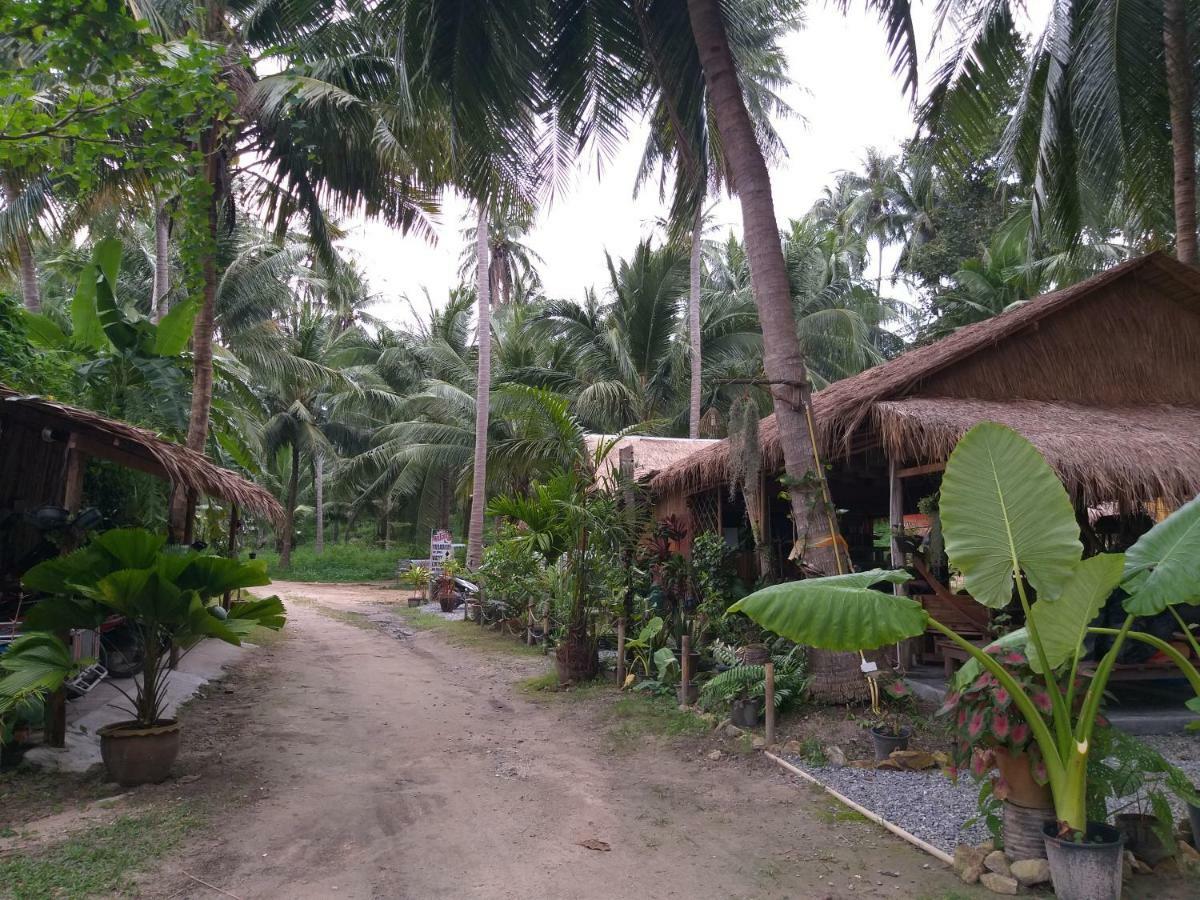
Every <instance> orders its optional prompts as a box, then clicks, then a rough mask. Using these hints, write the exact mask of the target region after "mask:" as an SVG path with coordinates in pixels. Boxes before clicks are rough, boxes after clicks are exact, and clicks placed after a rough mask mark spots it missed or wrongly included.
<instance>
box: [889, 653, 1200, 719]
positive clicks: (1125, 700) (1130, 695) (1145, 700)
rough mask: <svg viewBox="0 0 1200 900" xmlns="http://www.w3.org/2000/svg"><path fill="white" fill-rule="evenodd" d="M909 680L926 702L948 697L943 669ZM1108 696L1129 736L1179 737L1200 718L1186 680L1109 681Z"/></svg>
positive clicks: (1112, 714) (1112, 715) (1109, 710)
mask: <svg viewBox="0 0 1200 900" xmlns="http://www.w3.org/2000/svg"><path fill="white" fill-rule="evenodd" d="M905 681H906V682H907V684H908V686H909V687H910V688H911V689H912V692H913V693H914V694H915V695H916V696H917V697H919V698H921V699H922V700H929V701H932V702H935V703H939V704H940V703H941V702H942V698H943V697H944V696H945V694H946V677H945V675H944V674H943V671H942V669H941V667H940V666H922V667H919V668H916V669H914V670H913V671H911V672H910V673H909V674H908V675H907V676H906V677H905ZM1108 693H1109V695H1110V698H1109V701H1108V703H1107V705H1106V708H1105V711H1104V712H1105V715H1106V716H1108V720H1109V721H1110V722H1112V723H1113V725H1116V726H1117V727H1118V728H1120V729H1121V730H1122V731H1126V732H1128V733H1129V734H1139V735H1146V734H1178V733H1181V732H1183V730H1184V729H1185V728H1187V726H1188V723H1190V722H1192V721H1195V720H1196V719H1197V718H1200V717H1197V716H1196V714H1195V713H1192V712H1190V711H1189V710H1187V709H1186V708H1185V707H1184V705H1183V704H1184V703H1185V702H1187V700H1188V699H1189V698H1191V697H1192V696H1193V694H1192V690H1191V687H1190V686H1189V685H1188V683H1187V681H1186V680H1184V679H1182V678H1162V679H1159V680H1157V681H1127V682H1119V681H1118V682H1116V683H1113V682H1109V685H1108Z"/></svg>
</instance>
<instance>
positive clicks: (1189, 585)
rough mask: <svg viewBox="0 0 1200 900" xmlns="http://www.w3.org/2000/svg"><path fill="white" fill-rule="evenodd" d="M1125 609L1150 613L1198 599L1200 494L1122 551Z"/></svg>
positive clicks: (1139, 614)
mask: <svg viewBox="0 0 1200 900" xmlns="http://www.w3.org/2000/svg"><path fill="white" fill-rule="evenodd" d="M1122 586H1123V587H1124V588H1125V590H1126V591H1128V592H1129V597H1128V599H1126V601H1125V610H1126V612H1130V613H1133V614H1134V615H1138V616H1153V615H1157V614H1158V613H1160V612H1162V611H1163V610H1164V609H1166V608H1167V607H1168V606H1170V605H1172V604H1174V603H1196V602H1198V601H1200V497H1194V498H1193V499H1191V500H1189V501H1188V502H1187V503H1185V504H1184V505H1183V506H1181V507H1179V509H1177V510H1175V512H1173V513H1171V515H1169V516H1167V517H1166V518H1165V519H1163V520H1162V521H1161V522H1159V523H1158V524H1157V525H1155V526H1154V527H1153V528H1151V529H1150V530H1149V531H1147V532H1146V533H1145V534H1143V535H1142V536H1141V537H1140V538H1138V540H1137V543H1135V544H1134V545H1133V546H1132V547H1130V548H1129V550H1127V551H1126V553H1125V582H1124V584H1123V585H1122Z"/></svg>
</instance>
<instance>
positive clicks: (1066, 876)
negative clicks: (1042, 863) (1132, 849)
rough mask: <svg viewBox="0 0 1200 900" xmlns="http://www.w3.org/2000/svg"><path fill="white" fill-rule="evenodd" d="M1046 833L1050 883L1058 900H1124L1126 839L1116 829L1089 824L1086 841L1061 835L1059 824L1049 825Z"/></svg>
mask: <svg viewBox="0 0 1200 900" xmlns="http://www.w3.org/2000/svg"><path fill="white" fill-rule="evenodd" d="M1042 834H1043V835H1044V837H1045V841H1046V858H1047V859H1048V860H1049V861H1050V880H1051V881H1052V882H1053V883H1054V894H1055V897H1057V898H1058V900H1120V898H1121V855H1122V852H1123V850H1124V843H1125V842H1124V840H1123V838H1122V836H1121V832H1119V831H1118V830H1117V829H1116V828H1114V827H1113V826H1111V825H1105V824H1104V823H1103V822H1088V824H1087V831H1086V832H1085V833H1084V839H1083V840H1082V841H1079V842H1076V841H1069V840H1064V839H1063V838H1060V837H1059V836H1058V823H1057V822H1047V823H1046V826H1045V828H1043V829H1042Z"/></svg>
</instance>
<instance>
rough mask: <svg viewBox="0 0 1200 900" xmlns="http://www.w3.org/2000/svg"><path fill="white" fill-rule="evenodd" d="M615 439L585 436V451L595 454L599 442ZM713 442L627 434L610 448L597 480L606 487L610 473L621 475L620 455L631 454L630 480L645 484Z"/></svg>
mask: <svg viewBox="0 0 1200 900" xmlns="http://www.w3.org/2000/svg"><path fill="white" fill-rule="evenodd" d="M614 437H615V435H611V434H588V435H585V436H584V442H585V443H586V444H587V448H588V451H589V452H590V453H593V454H594V453H595V452H596V448H597V447H599V446H600V442H601V441H604V442H606V443H607V442H612V440H613V438H614ZM716 443H717V441H716V440H715V439H708V438H675V437H650V436H648V435H642V434H629V435H626V436H625V437H623V438H620V439H619V440H617V441H616V443H614V444H613V446H612V447H611V448H609V450H608V452H607V453H606V454H605V455H604V458H603V459H602V460H600V465H599V466H598V467H597V471H596V480H597V481H599V482H601V483H602V484H609V483H611V482H612V481H613V480H614V479H613V473H614V472H618V471H620V460H621V457H622V455H628V454H631V455H632V457H633V477H634V479H635V480H636V481H645V480H647V479H649V478H651V477H653V476H654V475H656V474H657V473H659V472H661V471H662V470H663V469H666V468H668V467H670V466H672V465H674V464H675V463H677V462H679V461H680V460H682V459H685V458H687V457H688V456H690V455H691V454H693V453H695V452H696V451H697V450H703V449H704V448H705V447H710V446H712V445H713V444H716Z"/></svg>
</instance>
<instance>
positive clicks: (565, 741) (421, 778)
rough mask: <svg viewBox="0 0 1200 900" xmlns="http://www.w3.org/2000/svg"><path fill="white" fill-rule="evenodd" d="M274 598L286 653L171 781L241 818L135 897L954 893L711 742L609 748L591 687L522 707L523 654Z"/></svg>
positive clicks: (335, 597)
mask: <svg viewBox="0 0 1200 900" xmlns="http://www.w3.org/2000/svg"><path fill="white" fill-rule="evenodd" d="M276 589H277V590H279V592H280V593H281V594H283V595H284V596H285V597H289V598H293V599H296V600H300V599H301V598H308V601H309V602H308V603H304V602H296V603H292V604H290V615H289V622H288V625H287V629H286V632H287V637H286V638H285V639H283V640H281V641H279V642H277V643H275V644H273V645H272V646H270V647H267V648H264V649H262V650H260V651H259V652H257V653H256V654H254V655H253V657H252V659H251V661H250V662H248V663H247V664H245V665H244V666H242V668H241V669H240V670H239V671H237V672H235V673H234V675H233V676H232V678H231V680H230V682H229V683H228V687H227V689H226V691H227V692H226V691H219V692H216V693H215V694H214V695H213V696H211V697H210V698H208V699H207V700H204V701H201V702H200V703H198V704H196V705H195V706H194V707H193V709H192V710H190V711H189V713H188V719H187V720H185V725H186V727H187V729H188V745H189V747H190V749H189V750H188V751H187V753H189V754H191V755H190V756H185V757H184V759H183V760H181V764H182V765H183V767H184V768H185V769H187V770H189V771H193V772H195V773H196V774H197V775H198V776H199V778H200V779H202V780H203V781H214V780H219V779H223V778H224V779H227V780H228V781H229V782H231V783H234V784H236V785H237V786H238V787H237V790H238V791H239V792H240V796H239V798H238V799H239V801H240V802H235V803H232V804H230V806H229V808H228V810H226V811H224V812H223V813H222V815H220V816H218V817H217V818H216V819H215V820H214V822H213V828H212V830H211V833H208V834H205V835H204V836H203V837H201V838H199V839H193V840H192V841H191V843H190V845H189V847H188V849H187V851H186V852H185V853H184V854H183V855H182V857H181V858H179V859H178V860H176V861H175V862H174V863H173V864H172V865H171V868H170V869H169V870H168V871H166V872H159V873H157V874H156V875H155V876H154V877H153V878H151V879H149V880H148V881H146V882H143V883H144V884H146V885H147V887H148V889H149V888H150V886H152V887H153V890H148V892H149V893H150V894H152V895H155V894H158V895H161V896H164V897H166V896H174V897H181V896H186V897H213V898H216V897H219V896H221V895H220V894H219V893H217V892H216V891H210V890H209V889H208V888H205V887H202V886H201V885H200V881H204V882H208V883H209V884H211V885H214V886H216V887H218V888H220V889H222V890H224V891H228V892H229V894H231V895H235V896H237V897H239V898H243V900H250V898H274V897H287V898H293V900H298V898H329V897H344V898H377V897H378V898H383V897H387V898H393V897H404V898H437V897H455V898H458V897H486V898H509V897H512V898H536V897H545V898H580V900H592V898H595V900H619V898H663V897H687V898H696V897H722V898H724V897H744V898H751V897H754V898H759V897H884V896H886V897H943V896H947V895H948V894H950V893H951V892H957V894H956V895H957V896H963V895H964V893H965V892H964V891H963V885H962V884H961V883H960V882H959V881H958V880H957V879H956V878H955V877H954V876H953V874H952V873H950V872H949V871H947V870H946V869H944V868H943V867H941V866H939V865H938V864H937V863H935V862H933V861H931V860H930V859H929V858H928V857H926V856H924V855H923V854H921V853H919V852H917V851H916V850H913V849H911V848H909V847H908V846H907V845H906V844H903V843H902V842H900V841H898V840H896V839H894V838H892V837H891V836H890V835H888V834H887V833H886V832H884V831H882V830H880V829H877V828H875V827H874V826H871V825H869V824H867V823H865V822H863V821H861V820H857V821H856V820H855V819H854V817H853V816H849V815H847V814H846V813H845V811H844V810H843V809H842V808H841V807H838V806H836V805H835V804H832V803H831V802H830V801H829V800H827V799H826V798H824V796H823V795H821V794H820V793H819V792H817V791H815V790H813V789H804V788H800V787H797V786H796V785H795V784H794V783H793V782H792V781H790V780H789V779H787V778H786V777H784V776H783V775H782V774H781V773H779V772H778V771H777V770H776V769H775V768H774V767H773V766H771V765H769V764H768V763H766V762H765V761H763V760H761V759H760V758H758V756H757V754H754V755H738V754H736V753H733V752H731V748H730V744H729V742H728V741H726V740H725V739H723V738H717V737H714V736H712V735H711V734H707V733H706V734H705V735H704V736H702V737H700V738H696V737H692V738H686V739H681V740H679V741H672V740H670V739H666V738H661V737H656V736H652V735H639V734H638V733H637V732H632V733H629V732H626V733H624V735H623V737H624V739H623V740H622V741H619V742H614V740H613V737H612V733H611V728H612V726H613V719H612V718H611V707H612V699H613V698H612V697H611V696H610V695H609V693H608V692H606V691H593V692H590V695H588V696H586V697H583V696H581V697H580V698H579V699H576V700H572V699H571V698H570V697H563V696H561V695H551V696H549V697H548V698H547V699H545V700H535V699H529V698H527V697H525V696H524V695H522V694H521V693H520V692H519V691H517V690H516V688H515V686H514V683H515V682H517V681H519V680H520V679H522V678H526V677H528V676H530V675H536V674H539V673H541V672H544V671H546V668H547V663H546V661H545V660H544V659H542V658H540V657H530V656H520V655H510V654H501V653H494V652H493V653H488V652H485V651H481V650H478V649H472V648H465V649H463V648H455V647H453V646H451V644H450V643H448V642H447V639H446V637H444V636H443V635H440V634H437V633H433V632H420V631H418V632H417V633H415V634H412V635H411V636H400V637H393V636H391V635H390V634H387V633H385V632H384V631H383V630H381V629H379V628H377V627H375V625H373V624H370V623H365V622H363V621H361V620H353V617H351V616H346V615H345V613H346V612H354V611H357V612H365V613H372V614H374V615H376V616H378V615H379V613H380V609H381V607H380V606H379V605H378V604H379V601H378V597H379V596H380V592H379V591H377V590H373V589H371V588H367V587H345V586H316V585H291V584H278V583H277V585H276ZM314 604H319V606H317V605H314ZM323 610H324V611H323ZM329 610H335V611H341V613H340V615H341V617H342V620H339V619H338V618H334V617H331V615H330V614H329V612H328V611H329ZM334 615H339V613H336V612H335V613H334ZM347 619H350V620H349V621H348V620H347ZM721 747H724V748H725V749H724V750H723V753H722V757H721V759H719V760H717V761H713V760H710V758H709V754H710V753H711V752H712V750H713V749H714V748H721ZM590 840H594V841H603V842H605V843H606V844H607V845H609V846H610V847H611V850H609V851H604V850H594V849H588V848H586V847H585V846H583V842H587V841H590ZM184 873H187V874H184Z"/></svg>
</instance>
